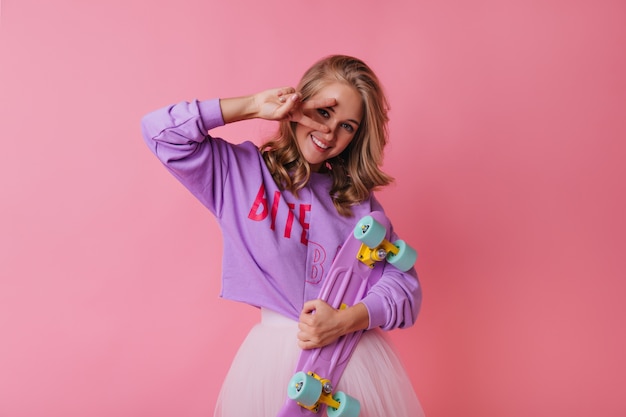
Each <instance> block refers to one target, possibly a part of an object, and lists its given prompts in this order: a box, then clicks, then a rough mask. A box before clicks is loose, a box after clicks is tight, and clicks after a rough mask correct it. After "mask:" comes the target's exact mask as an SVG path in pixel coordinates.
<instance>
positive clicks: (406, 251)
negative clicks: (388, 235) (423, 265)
mask: <svg viewBox="0 0 626 417" xmlns="http://www.w3.org/2000/svg"><path fill="white" fill-rule="evenodd" d="M393 244H394V245H395V246H396V247H397V248H398V249H399V251H398V253H397V254H395V255H394V254H393V253H391V252H389V253H388V254H387V262H389V263H390V264H392V265H393V266H395V267H396V268H398V269H399V270H400V271H402V272H406V271H408V270H409V269H411V267H413V265H415V261H416V260H417V252H415V249H413V248H412V247H410V246H409V245H407V244H406V243H405V242H404V240H396V241H395V242H393Z"/></svg>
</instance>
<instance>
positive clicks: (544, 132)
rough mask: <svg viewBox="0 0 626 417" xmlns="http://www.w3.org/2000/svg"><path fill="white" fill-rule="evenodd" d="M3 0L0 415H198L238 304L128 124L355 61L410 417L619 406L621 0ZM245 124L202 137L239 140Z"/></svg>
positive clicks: (217, 374) (198, 221)
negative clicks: (383, 175)
mask: <svg viewBox="0 0 626 417" xmlns="http://www.w3.org/2000/svg"><path fill="white" fill-rule="evenodd" d="M212 3H217V2H211V1H207V0H202V1H201V0H178V1H167V2H166V1H146V0H124V1H121V0H117V1H115V0H109V1H98V2H95V1H90V2H85V1H70V0H58V1H54V2H51V1H44V0H41V1H36V0H3V1H2V5H1V7H2V9H1V12H2V13H1V20H0V36H1V40H0V47H1V50H0V54H1V55H0V71H1V73H0V89H1V90H0V126H1V130H0V131H1V132H2V133H1V135H2V139H1V140H0V144H1V145H0V149H1V155H2V161H1V162H0V185H1V190H2V197H1V204H0V210H1V212H0V416H1V417H43V416H46V417H56V416H64V417H67V416H72V417H73V416H79V417H82V416H89V417H110V416H116V417H127V416H128V417H130V416H150V417H160V416H173V415H175V416H198V417H199V416H208V415H211V412H212V408H213V405H214V402H215V399H216V395H217V390H218V387H219V384H220V381H221V379H222V377H223V376H224V374H225V373H226V370H227V366H228V363H229V362H230V360H231V358H232V356H233V355H234V352H235V349H236V347H237V346H238V345H239V343H240V341H241V339H242V337H243V336H244V335H245V333H246V332H247V327H248V326H249V325H250V324H251V323H253V322H254V321H255V320H256V319H257V313H256V312H255V311H254V310H253V309H251V308H248V307H246V306H243V305H239V304H235V303H232V302H227V301H223V300H220V299H219V298H218V293H219V278H218V277H219V259H220V257H221V244H220V239H219V238H218V233H219V230H218V228H217V226H216V223H215V221H214V220H213V219H212V218H211V217H210V216H209V215H208V214H207V213H206V212H205V211H204V210H203V208H202V207H201V206H200V204H199V203H197V202H196V201H195V200H193V198H192V197H191V196H190V195H189V194H188V193H187V192H186V191H185V190H184V189H183V188H182V187H181V186H179V185H178V184H177V183H176V182H175V181H174V180H173V179H172V178H171V177H170V176H169V175H168V174H167V173H166V172H165V171H164V170H163V169H162V168H161V167H160V165H159V163H158V162H157V161H156V160H155V159H154V158H153V157H152V156H151V154H150V153H149V152H148V150H147V148H146V147H145V146H144V145H143V143H142V140H141V138H140V131H139V120H140V118H141V116H142V115H143V114H144V113H146V112H148V111H150V110H152V109H154V108H156V107H159V106H162V105H165V104H168V103H170V102H174V101H178V100H183V99H187V100H188V99H193V98H210V97H214V96H225V95H229V94H243V93H248V92H253V91H257V90H259V89H262V88H265V87H273V86H277V85H283V84H294V83H295V82H296V81H297V80H298V78H299V76H300V74H301V73H302V71H303V70H304V69H305V68H306V67H307V66H308V65H309V64H310V63H312V61H313V60H314V59H317V58H318V57H321V56H323V55H326V54H329V53H336V52H341V53H349V54H354V55H357V56H360V57H362V58H364V59H365V60H366V61H368V62H369V63H370V64H371V65H372V67H373V68H374V69H375V70H376V71H377V72H378V73H379V75H380V77H381V78H382V79H383V80H384V82H385V85H386V87H387V91H388V94H389V97H390V100H391V104H392V107H393V109H392V114H391V116H392V119H393V120H392V124H391V132H392V137H393V138H392V140H393V143H392V145H391V147H390V149H389V151H388V155H387V159H386V166H387V168H388V170H389V171H390V172H391V173H392V174H393V175H395V176H396V178H397V179H398V185H397V186H394V187H391V188H390V189H388V190H387V191H385V192H384V193H382V195H381V198H382V199H383V201H384V202H385V203H386V207H387V208H388V211H389V212H390V213H391V215H392V217H393V218H394V220H395V222H396V224H397V227H398V229H399V230H400V231H401V233H402V234H403V235H404V236H405V237H407V238H408V239H409V240H410V241H412V242H413V243H414V244H415V245H416V246H417V248H418V250H419V252H420V254H421V258H420V260H419V266H418V271H419V273H420V274H421V277H422V284H423V287H424V295H425V300H424V305H423V310H422V314H421V317H420V319H419V321H418V324H417V325H416V326H415V327H413V328H412V329H409V330H406V331H398V332H394V333H393V339H394V341H395V342H397V345H398V349H399V350H400V353H401V355H402V357H403V359H404V360H405V362H406V365H407V368H408V369H409V371H410V374H411V377H412V380H413V382H414V385H415V388H416V390H417V392H418V393H419V395H420V398H421V400H422V402H423V405H424V408H425V410H426V412H427V415H429V416H431V417H452V416H464V417H472V416H506V417H518V416H519V417H522V416H524V417H525V416H529V415H533V416H568V417H582V416H588V415H602V416H623V415H625V414H626V405H625V403H624V398H623V395H624V392H626V377H625V376H624V375H625V371H626V360H625V356H626V355H624V351H626V337H625V336H624V324H625V318H626V315H625V311H624V307H623V303H622V299H623V294H624V292H625V291H626V280H624V266H626V265H625V262H624V259H625V257H624V252H625V250H626V244H625V238H624V236H625V234H626V224H625V223H626V222H625V216H624V212H625V211H626V197H625V191H624V178H625V177H626V168H625V166H626V165H625V164H624V162H623V161H624V159H625V157H626V140H625V139H626V117H625V116H626V114H625V113H626V77H625V76H624V74H626V53H625V51H626V46H625V43H626V4H625V3H624V2H623V1H601V0H593V1H592V0H589V1H583V0H579V1H557V0H547V1H540V2H539V1H527V0H516V1H515V0H512V1H497V0H491V1H490V0H482V1H481V0H479V1H473V2H463V1H454V0H438V1H415V2H410V1H385V2H377V1H363V0H359V1H352V0H346V1H332V0H321V1H318V2H302V1H277V0H269V1H265V2H253V1H249V2H243V1H222V2H219V4H212ZM266 131H267V126H265V125H263V124H257V123H252V122H250V123H244V124H242V125H240V126H237V127H234V126H233V127H227V128H224V132H223V134H226V135H230V136H234V137H236V138H242V139H243V138H248V137H256V136H258V134H259V133H263V132H266Z"/></svg>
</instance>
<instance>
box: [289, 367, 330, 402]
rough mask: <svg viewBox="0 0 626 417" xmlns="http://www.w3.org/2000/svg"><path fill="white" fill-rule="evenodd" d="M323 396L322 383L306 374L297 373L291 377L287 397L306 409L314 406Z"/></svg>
mask: <svg viewBox="0 0 626 417" xmlns="http://www.w3.org/2000/svg"><path fill="white" fill-rule="evenodd" d="M321 394H322V383H321V382H320V381H319V380H318V379H315V378H314V377H312V376H311V375H309V374H307V373H305V372H297V373H296V374H295V375H294V376H292V377H291V380H290V381H289V386H288V387H287V396H288V397H289V398H291V399H292V400H295V401H297V402H299V403H300V404H302V405H304V406H305V407H312V406H314V405H315V404H316V403H317V401H318V400H319V399H320V395H321Z"/></svg>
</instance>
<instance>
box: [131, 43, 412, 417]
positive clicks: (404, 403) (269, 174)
mask: <svg viewBox="0 0 626 417" xmlns="http://www.w3.org/2000/svg"><path fill="white" fill-rule="evenodd" d="M387 109H388V106H387V101H386V99H385V96H384V94H383V91H382V88H381V85H380V83H379V81H378V78H377V77H376V75H375V74H374V72H373V71H372V70H371V69H370V68H369V67H368V66H367V65H366V64H365V63H364V62H362V61H361V60H359V59H356V58H353V57H349V56H342V55H335V56H330V57H326V58H324V59H322V60H320V61H318V62H317V63H315V64H314V65H313V66H312V67H311V68H310V69H309V70H308V71H306V73H305V74H304V76H303V78H302V80H301V82H300V83H299V85H298V86H297V88H292V87H282V88H275V89H270V90H266V91H262V92H260V93H256V94H252V95H249V96H245V97H235V98H222V99H213V100H207V101H192V102H181V103H178V104H175V105H172V106H168V107H165V108H162V109H160V110H157V111H155V112H153V113H150V114H148V115H147V116H145V117H144V119H143V133H144V137H145V140H146V143H147V144H148V146H149V147H150V149H151V150H152V151H153V152H154V154H155V155H156V156H157V157H158V158H159V159H160V160H161V161H162V162H163V164H164V165H165V166H166V168H167V169H168V170H169V171H170V172H171V173H172V174H173V175H174V176H175V177H176V178H178V179H179V180H180V181H181V182H182V183H183V184H184V185H185V186H186V187H187V188H188V189H189V190H190V191H191V192H192V193H193V194H194V195H195V196H196V197H197V198H198V200H199V201H200V202H202V204H204V205H205V206H206V207H207V208H208V209H209V211H210V212H211V213H212V214H213V215H214V216H215V217H216V219H217V221H218V223H219V225H220V227H221V229H222V232H223V244H224V257H223V269H222V294H221V296H222V297H224V298H227V299H231V300H235V301H240V302H244V303H247V304H250V305H252V306H254V307H258V308H260V310H261V322H260V323H259V324H257V325H256V326H255V327H253V329H252V330H251V331H250V333H249V335H248V337H247V338H246V340H245V341H244V343H243V344H242V346H241V348H240V349H239V351H238V353H237V355H236V357H235V359H234V361H233V364H232V365H231V368H230V371H229V373H228V375H227V377H226V380H225V381H224V384H223V386H222V390H221V392H220V397H219V400H218V404H217V407H216V410H215V416H216V417H241V416H252V415H254V416H261V417H275V416H276V414H277V413H278V411H279V410H280V408H281V406H282V404H283V403H284V402H285V398H286V387H287V383H288V381H289V379H290V378H291V376H292V375H293V374H294V371H295V364H296V362H297V360H298V355H299V353H300V349H311V348H316V347H321V346H325V345H327V344H329V343H331V342H333V341H335V340H336V339H337V338H339V337H340V336H342V335H344V334H347V333H349V332H354V331H357V330H362V329H367V330H368V331H366V332H365V333H364V335H363V336H362V338H361V340H360V342H359V344H358V346H357V348H356V350H355V351H354V353H353V356H352V358H351V360H350V362H349V364H348V366H347V368H346V370H345V372H344V373H343V376H342V377H341V379H340V381H339V382H338V383H336V382H335V385H336V387H335V389H336V390H342V391H344V392H346V393H347V394H349V395H351V396H353V397H355V398H358V399H359V401H360V402H361V414H360V416H361V417H374V416H395V417H417V416H420V415H422V414H423V412H422V409H421V406H420V404H419V401H418V399H417V397H416V395H415V393H414V391H413V389H412V387H411V383H410V380H409V378H408V376H407V375H406V373H405V371H404V369H403V367H402V365H401V363H400V361H399V360H398V358H397V356H396V354H395V353H394V351H393V349H392V348H391V346H390V345H389V343H388V342H387V340H386V338H385V336H384V334H383V332H382V331H381V330H390V329H394V328H402V327H407V326H411V325H412V324H413V323H414V321H415V319H416V317H417V313H418V311H419V307H420V304H421V287H420V285H419V282H418V279H417V275H416V272H415V270H414V269H411V270H410V271H408V272H406V273H403V272H400V271H399V270H397V269H395V268H394V267H393V266H385V270H384V273H383V276H382V278H381V279H380V280H378V281H377V282H376V283H372V285H370V287H369V288H368V292H367V295H366V296H365V297H364V298H363V300H362V301H361V302H360V303H357V304H356V305H354V306H352V307H349V308H347V309H343V310H336V309H334V308H332V307H331V306H330V305H328V304H327V303H325V302H324V301H321V300H319V299H317V297H318V294H319V289H320V285H321V282H322V281H323V279H324V277H325V273H326V272H327V271H328V269H329V267H330V265H331V263H332V261H333V258H334V256H335V254H336V253H337V252H338V250H339V248H340V247H341V245H342V243H343V242H344V241H345V239H346V238H347V236H348V234H349V233H352V230H353V228H354V226H355V224H356V222H357V221H358V219H360V218H361V217H362V216H364V215H367V214H368V213H370V212H371V211H374V210H380V211H382V210H383V209H382V207H381V205H380V203H379V202H378V201H377V199H376V198H375V196H374V194H373V193H374V191H375V190H377V189H379V188H380V187H383V186H385V185H387V184H389V183H390V182H391V181H392V179H391V178H390V177H389V176H388V175H386V174H385V173H384V172H382V170H381V169H380V166H381V164H382V160H383V149H384V147H385V144H386V143H387V120H388V118H387ZM252 118H261V119H266V120H275V121H277V122H279V129H278V132H277V133H276V135H275V137H273V138H271V140H269V141H268V142H266V143H265V144H263V145H262V146H260V147H257V146H255V145H254V144H252V143H251V142H244V143H241V144H238V145H235V144H232V143H229V142H227V141H225V140H223V139H221V138H217V137H212V136H210V135H209V133H208V132H209V131H210V130H211V129H212V128H215V127H217V126H221V125H223V124H225V123H233V122H236V121H240V120H246V119H252ZM393 235H394V236H393V237H394V239H395V234H393Z"/></svg>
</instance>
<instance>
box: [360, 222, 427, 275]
mask: <svg viewBox="0 0 626 417" xmlns="http://www.w3.org/2000/svg"><path fill="white" fill-rule="evenodd" d="M386 233H387V230H386V229H385V227H384V226H383V225H382V224H380V223H379V222H377V221H376V220H375V219H374V218H373V217H372V216H365V217H363V218H362V219H361V220H360V221H359V222H358V223H357V225H356V226H355V227H354V237H355V238H356V239H357V240H358V241H359V242H361V247H360V249H359V251H358V252H357V255H356V257H357V259H358V260H359V261H361V262H363V263H364V264H365V265H367V266H368V267H370V268H374V265H375V264H376V262H380V261H383V260H387V262H389V263H390V264H392V265H394V266H395V267H396V268H398V269H399V270H400V271H402V272H406V271H408V270H409V269H411V268H412V267H413V265H414V264H415V260H416V259H417V252H416V251H415V249H413V248H412V247H410V246H409V245H407V244H406V243H405V242H404V241H403V240H396V241H395V242H394V243H391V242H389V241H388V240H387V239H385V235H386Z"/></svg>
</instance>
